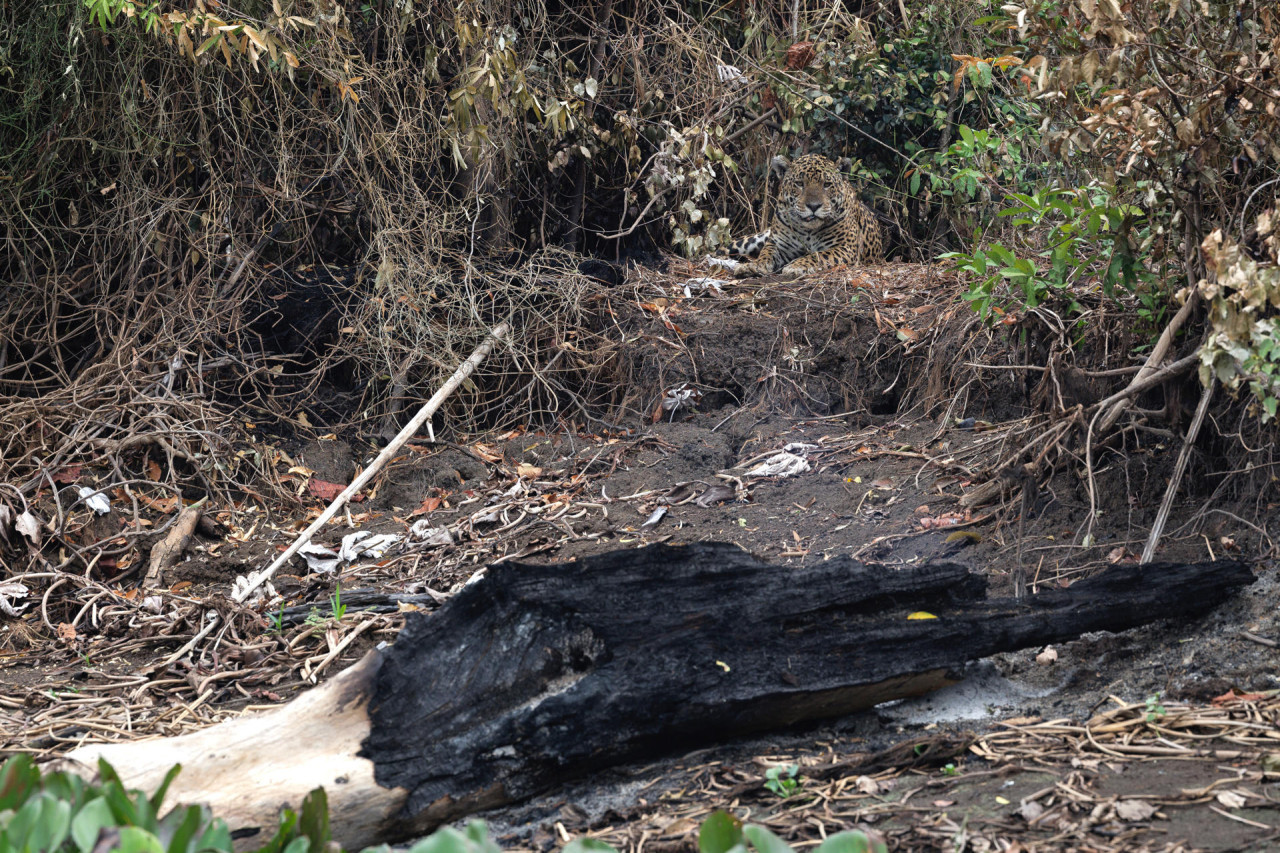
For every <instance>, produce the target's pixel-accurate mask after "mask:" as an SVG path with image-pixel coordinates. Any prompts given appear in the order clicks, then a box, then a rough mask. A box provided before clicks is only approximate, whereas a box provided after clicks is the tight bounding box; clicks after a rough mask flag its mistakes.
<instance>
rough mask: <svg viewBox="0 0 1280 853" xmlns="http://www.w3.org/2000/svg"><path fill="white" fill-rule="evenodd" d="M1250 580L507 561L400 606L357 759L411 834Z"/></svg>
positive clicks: (826, 565)
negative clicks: (1030, 592) (416, 603)
mask: <svg viewBox="0 0 1280 853" xmlns="http://www.w3.org/2000/svg"><path fill="white" fill-rule="evenodd" d="M1252 581H1253V574H1252V572H1251V571H1250V569H1249V566H1248V565H1247V564H1245V563H1241V562H1234V561H1220V562H1216V563H1201V564H1151V565H1147V566H1136V565H1127V566H1112V567H1109V568H1107V569H1106V570H1104V571H1103V572H1102V573H1100V574H1099V575H1097V576H1095V577H1093V578H1089V579H1086V580H1082V581H1078V582H1077V583H1075V584H1073V585H1072V586H1071V587H1070V588H1068V589H1055V590H1050V591H1044V592H1041V593H1040V594H1039V595H1034V596H1030V597H1028V598H1027V599H1024V600H1013V599H990V600H989V599H987V598H986V589H985V583H984V581H983V580H982V579H981V578H980V577H979V576H977V575H973V574H970V573H969V572H968V570H967V569H966V568H964V567H963V566H960V565H955V564H948V563H935V564H928V563H926V564H923V565H914V566H907V567H902V568H890V567H884V566H867V565H863V564H860V563H856V562H854V561H852V560H850V559H847V558H835V559H831V560H827V561H815V562H814V563H812V564H809V565H800V566H781V565H772V564H767V563H763V562H761V561H759V560H757V559H756V558H754V557H752V556H751V555H750V554H748V553H746V552H744V551H742V550H740V549H739V548H737V547H736V546H732V545H724V544H717V543H703V544H695V545H688V546H682V547H668V546H652V547H648V548H641V549H637V550H629V551H616V552H612V553H608V554H603V555H600V556H597V557H589V558H586V559H583V560H580V561H578V562H576V563H569V564H560V565H522V564H518V563H505V564H501V565H497V566H493V567H491V568H489V569H488V571H487V573H486V576H485V577H484V578H482V579H480V580H478V581H477V582H475V583H473V584H471V585H470V586H468V587H467V588H466V589H464V590H463V591H462V592H460V593H459V594H458V595H456V596H455V597H454V598H453V599H451V600H450V601H449V602H447V603H446V604H445V605H444V606H443V607H442V608H441V609H440V610H438V611H436V612H435V613H433V614H422V615H419V614H411V615H410V616H409V618H408V622H407V624H406V626H405V629H404V631H403V632H402V633H401V634H400V635H399V637H398V638H397V639H396V641H395V644H394V645H393V646H392V647H391V648H389V649H387V650H386V651H384V652H383V655H384V660H383V663H382V666H381V668H380V669H379V670H378V672H377V675H376V677H375V679H374V689H373V695H372V697H371V700H370V704H369V714H370V719H371V729H370V733H369V736H368V737H367V738H366V739H365V741H364V744H363V748H362V750H361V752H360V754H361V755H362V756H364V757H366V758H368V759H369V760H371V761H372V763H373V765H374V777H375V778H376V780H377V783H378V785H379V786H382V787H384V788H397V787H398V788H402V789H404V790H405V791H406V792H407V798H406V799H405V802H404V807H403V809H402V810H401V813H400V822H401V828H402V829H403V830H404V831H415V830H420V829H423V828H426V827H429V826H432V825H435V824H437V823H439V822H441V821H444V820H449V819H452V818H454V817H457V816H458V815H460V814H463V813H466V812H469V811H474V810H475V809H478V808H484V807H488V806H492V805H498V804H501V803H506V802H511V801H514V800H518V799H521V798H524V797H527V796H529V795H531V794H534V793H536V792H538V791H541V790H545V789H546V788H548V787H551V786H552V785H554V784H556V783H558V782H560V781H563V780H564V779H567V778H570V777H572V776H576V775H580V774H582V773H584V772H588V771H590V770H593V769H596V768H599V767H602V766H606V765H609V764H613V763H616V762H619V761H623V760H627V759H631V758H636V757H639V756H643V755H652V754H654V753H661V752H668V751H671V750H673V749H677V748H681V747H686V746H689V745H693V744H698V745H703V744H706V743H709V742H714V741H717V740H720V739H723V738H726V737H729V736H732V735H736V734H741V733H745V732H751V731H760V730H764V729H769V728H776V727H780V726H787V725H790V724H794V723H797V722H801V721H804V720H811V719H816V718H822V717H830V716H836V715H840V714H845V713H848V712H851V711H856V710H860V709H863V708H868V707H871V706H872V705H875V704H878V703H880V702H884V701H887V700H889V699H896V698H901V697H904V696H910V695H915V694H919V693H924V692H927V691H929V690H932V689H935V688H937V687H940V686H943V685H944V684H947V683H951V682H952V681H954V680H955V678H956V676H955V675H954V673H956V672H957V671H958V670H959V669H960V667H961V666H962V665H963V664H964V663H966V662H968V661H972V660H975V659H978V658H981V657H984V656H987V655H990V654H994V653H996V652H1002V651H1011V650H1014V649H1019V648H1025V647H1028V646H1034V645H1042V644H1045V643H1052V642H1059V641H1063V640H1067V639H1071V638H1074V637H1077V636H1079V635H1080V634H1082V633H1085V632H1088V631H1097V630H1109V631H1119V630H1123V629H1126V628H1132V627H1134V626H1137V625H1142V624H1145V623H1148V622H1152V621H1155V620H1158V619H1167V618H1186V617H1191V616H1195V615H1198V614H1202V613H1204V612H1206V611H1208V610H1209V609H1211V608H1212V607H1214V606H1215V605H1217V604H1218V603H1220V602H1221V601H1222V600H1223V599H1225V598H1226V597H1227V596H1228V595H1229V594H1230V593H1231V592H1232V591H1233V590H1234V589H1236V588H1238V587H1241V586H1243V585H1246V584H1249V583H1251V582H1252ZM919 611H926V612H927V613H929V614H932V615H933V616H935V617H936V618H916V619H908V618H907V617H908V616H909V615H910V614H912V613H918V612H919ZM391 834H398V833H395V832H393V833H391Z"/></svg>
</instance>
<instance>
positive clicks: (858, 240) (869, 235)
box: [729, 154, 884, 278]
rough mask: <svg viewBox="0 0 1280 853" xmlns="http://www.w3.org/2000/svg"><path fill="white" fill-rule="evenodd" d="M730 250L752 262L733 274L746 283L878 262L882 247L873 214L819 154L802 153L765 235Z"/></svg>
mask: <svg viewBox="0 0 1280 853" xmlns="http://www.w3.org/2000/svg"><path fill="white" fill-rule="evenodd" d="M729 251H730V253H731V254H734V255H737V256H738V257H753V256H754V257H755V260H753V261H751V262H750V263H744V264H741V265H740V266H738V268H737V269H735V270H734V273H733V274H734V275H735V276H737V277H738V278H748V277H751V276H760V275H768V274H770V273H775V272H778V271H782V272H790V273H812V272H819V271H821V270H825V269H829V268H830V267H834V266H839V265H840V264H860V263H868V262H875V261H880V260H883V258H884V243H883V238H882V237H881V235H880V223H879V222H877V221H876V217H875V214H874V213H872V212H871V209H870V208H868V207H867V206H866V205H865V204H863V203H862V202H861V201H860V200H859V199H858V194H857V192H856V191H855V190H854V188H853V186H852V185H850V183H849V182H848V181H847V180H845V177H844V175H842V174H841V173H840V169H839V168H838V167H837V166H836V164H835V163H832V162H831V161H830V160H828V159H827V158H826V157H823V156H822V155H821V154H806V155H805V156H803V157H800V158H798V159H796V160H795V161H794V162H792V163H791V165H790V166H788V167H787V171H786V175H785V176H784V177H783V179H782V184H781V186H780V187H779V188H778V203H777V206H776V208H775V210H774V214H773V221H772V223H770V227H769V230H767V231H764V232H762V233H760V234H754V235H752V236H750V237H746V238H744V239H742V240H738V241H737V242H735V243H734V244H733V245H732V246H731V247H730V249H729Z"/></svg>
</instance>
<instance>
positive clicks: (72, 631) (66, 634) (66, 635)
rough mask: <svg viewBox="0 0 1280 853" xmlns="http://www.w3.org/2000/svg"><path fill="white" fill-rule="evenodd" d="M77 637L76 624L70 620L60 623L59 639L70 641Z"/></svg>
mask: <svg viewBox="0 0 1280 853" xmlns="http://www.w3.org/2000/svg"><path fill="white" fill-rule="evenodd" d="M75 638H76V626H75V625H72V624H71V623H70V622H59V623H58V639H59V640H66V641H68V642H70V641H71V640H74V639H75Z"/></svg>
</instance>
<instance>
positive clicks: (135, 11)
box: [84, 0, 162, 33]
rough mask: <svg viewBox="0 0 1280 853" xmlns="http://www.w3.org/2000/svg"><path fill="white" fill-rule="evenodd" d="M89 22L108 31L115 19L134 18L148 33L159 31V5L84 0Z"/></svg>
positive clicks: (124, 0)
mask: <svg viewBox="0 0 1280 853" xmlns="http://www.w3.org/2000/svg"><path fill="white" fill-rule="evenodd" d="M84 5H85V8H86V9H88V10H89V20H91V21H93V22H94V23H95V24H97V25H98V27H100V28H101V29H104V30H106V29H110V27H111V26H112V25H113V24H114V23H115V22H116V18H118V17H119V16H120V15H124V16H125V17H126V18H136V19H137V20H138V22H139V23H140V24H141V25H142V27H143V29H145V30H146V31H147V32H148V33H150V32H155V31H156V30H158V29H160V25H161V23H162V22H161V19H160V12H159V9H160V4H159V3H134V2H133V0H84Z"/></svg>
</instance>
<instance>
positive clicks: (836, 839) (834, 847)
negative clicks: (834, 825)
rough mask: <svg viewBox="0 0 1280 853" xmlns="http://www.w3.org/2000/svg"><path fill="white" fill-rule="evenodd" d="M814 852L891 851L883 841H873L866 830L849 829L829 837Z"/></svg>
mask: <svg viewBox="0 0 1280 853" xmlns="http://www.w3.org/2000/svg"><path fill="white" fill-rule="evenodd" d="M814 853H889V848H888V847H886V846H885V845H884V843H883V842H879V841H877V842H872V841H871V839H870V838H868V837H867V834H866V833H865V832H858V831H857V830H847V831H845V832H837V833H836V834H835V835H831V836H828V837H827V840H826V841H824V842H822V843H821V844H819V845H818V847H817V849H816V850H815V851H814Z"/></svg>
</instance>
